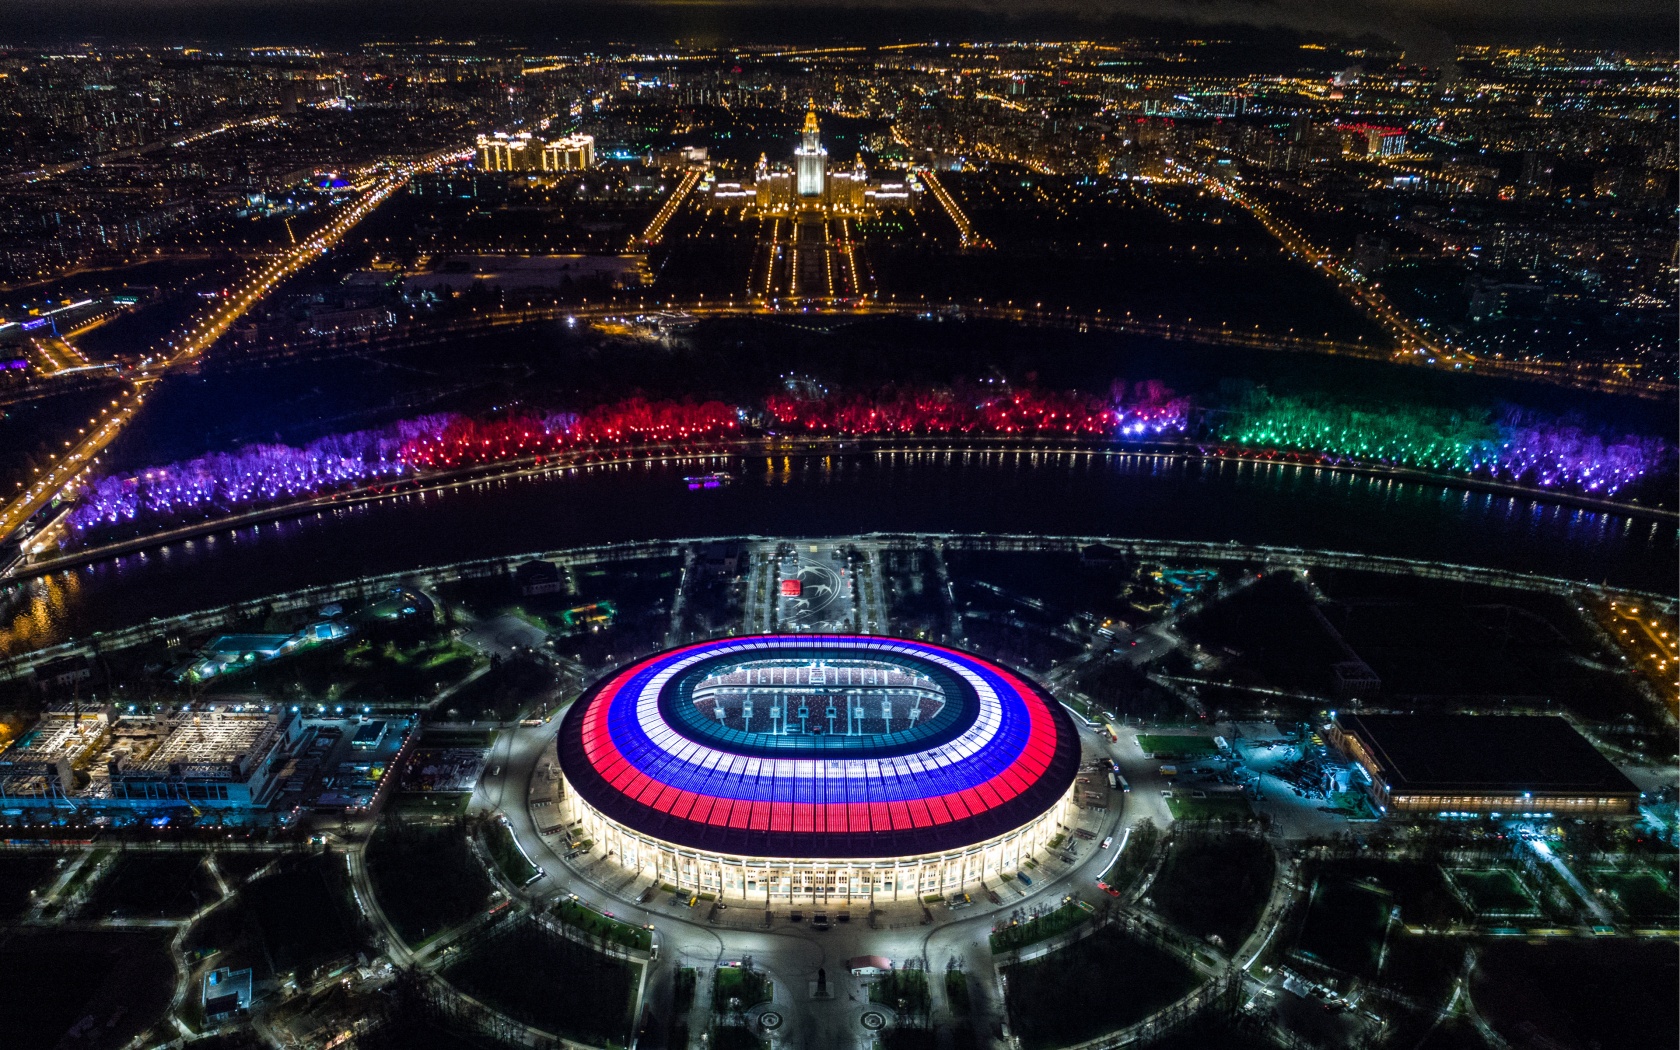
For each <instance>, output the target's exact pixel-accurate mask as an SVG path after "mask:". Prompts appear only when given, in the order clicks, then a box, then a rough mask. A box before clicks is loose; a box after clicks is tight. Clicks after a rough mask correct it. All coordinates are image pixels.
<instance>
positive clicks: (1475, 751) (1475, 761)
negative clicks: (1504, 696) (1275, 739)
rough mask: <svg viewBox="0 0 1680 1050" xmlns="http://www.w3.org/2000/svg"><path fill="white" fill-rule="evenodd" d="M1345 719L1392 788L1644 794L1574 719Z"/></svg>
mask: <svg viewBox="0 0 1680 1050" xmlns="http://www.w3.org/2000/svg"><path fill="white" fill-rule="evenodd" d="M1336 721H1337V723H1338V724H1339V725H1340V726H1341V727H1342V728H1343V729H1345V730H1346V731H1348V732H1349V733H1352V734H1354V735H1355V736H1357V737H1358V738H1359V740H1360V741H1361V743H1362V744H1363V745H1364V747H1365V748H1366V749H1367V750H1368V751H1369V752H1370V754H1371V757H1372V758H1374V759H1376V760H1377V761H1378V762H1380V763H1381V764H1382V767H1383V771H1384V774H1385V777H1386V779H1387V781H1388V785H1389V789H1390V790H1391V791H1392V792H1394V793H1396V794H1403V793H1405V792H1408V791H1412V792H1416V791H1448V790H1452V791H1492V792H1507V791H1509V792H1518V791H1544V792H1551V793H1555V792H1560V791H1563V792H1583V793H1594V794H1635V795H1636V794H1638V792H1639V789H1638V788H1637V787H1635V786H1634V784H1633V782H1632V781H1631V780H1629V779H1628V778H1627V777H1626V776H1625V775H1623V773H1622V771H1621V770H1619V769H1617V768H1616V767H1615V766H1614V765H1612V764H1611V762H1610V760H1609V759H1607V758H1605V757H1604V756H1603V755H1602V754H1600V753H1599V751H1598V749H1597V748H1595V747H1593V745H1592V743H1591V742H1589V741H1588V740H1587V738H1586V737H1584V736H1582V735H1581V734H1580V733H1579V732H1577V731H1576V729H1575V727H1574V726H1572V725H1570V724H1569V723H1568V722H1567V721H1566V720H1564V719H1562V718H1558V717H1555V716H1550V715H1350V714H1341V715H1337V716H1336Z"/></svg>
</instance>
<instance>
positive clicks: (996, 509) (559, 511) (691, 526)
mask: <svg viewBox="0 0 1680 1050" xmlns="http://www.w3.org/2000/svg"><path fill="white" fill-rule="evenodd" d="M712 469H729V470H731V471H733V473H734V474H735V480H734V482H733V484H729V485H726V486H724V487H722V488H718V489H713V490H703V491H697V492H691V491H689V489H688V487H687V485H686V484H684V482H683V476H684V475H686V474H695V473H701V472H704V471H707V470H712ZM895 530H904V531H927V532H947V531H948V532H965V533H974V532H997V533H1005V532H1011V533H1040V534H1049V535H1069V534H1071V535H1108V536H1124V537H1140V538H1157V539H1189V540H1214V541H1221V540H1237V541H1241V542H1246V543H1263V544H1275V545H1280V546H1292V547H1304V548H1312V549H1325V550H1343V551H1355V552H1364V553H1370V554H1381V555H1392V556H1399V557H1407V558H1416V559H1419V560H1428V561H1441V562H1453V563H1460V564H1470V565H1486V566H1492V567H1497V568H1502V569H1509V570H1517V571H1523V572H1532V573H1538V574H1542V575H1549V576H1561V577H1568V578H1572V579H1579V580H1585V581H1591V582H1595V583H1600V582H1608V583H1610V584H1613V585H1618V586H1626V587H1632V588H1639V589H1645V590H1651V591H1657V592H1661V593H1671V592H1672V590H1673V587H1674V580H1675V578H1676V574H1677V572H1680V545H1677V543H1676V533H1675V528H1674V525H1673V524H1672V522H1665V521H1656V520H1650V519H1643V518H1641V519H1634V518H1627V517H1623V516H1620V515H1615V514H1607V513H1600V512H1594V511H1589V510H1581V509H1575V508H1571V507H1563V506H1558V505H1554V504H1547V503H1541V502H1537V501H1534V500H1530V499H1527V498H1524V497H1520V496H1516V497H1513V496H1509V495H1503V494H1499V495H1496V494H1489V493H1482V492H1466V491H1464V490H1461V489H1455V488H1450V487H1447V486H1443V485H1438V484H1432V483H1427V482H1414V481H1400V480H1392V479H1386V478H1373V477H1367V476H1364V475H1359V474H1353V473H1345V472H1336V471H1330V470H1322V469H1317V468H1313V467H1304V466H1294V465H1277V464H1272V465H1263V464H1253V463H1241V462H1233V461H1199V460H1182V459H1175V458H1170V457H1165V456H1150V455H1135V454H1124V453H1065V452H1062V453H1058V452H1048V453H1033V452H999V451H977V452H961V451H931V452H909V451H901V452H889V451H874V450H871V451H866V452H857V453H850V454H838V455H793V456H787V457H781V456H766V455H762V454H759V455H753V456H735V457H719V458H717V459H716V460H714V461H708V462H707V463H706V464H705V465H703V466H702V465H698V464H689V465H686V466H679V465H672V464H657V465H648V464H635V465H623V464H621V465H617V466H613V465H601V466H595V467H591V468H579V469H575V470H573V469H568V470H565V471H563V472H558V471H557V472H555V473H552V474H548V475H542V476H530V477H522V478H516V479H512V480H505V481H496V482H490V483H483V484H477V485H473V486H470V487H463V488H458V489H452V490H444V491H439V492H428V493H425V494H419V493H415V494H408V495H402V496H396V497H392V498H389V499H385V500H382V501H378V502H374V503H368V504H363V505H358V506H353V507H346V508H340V509H336V510H331V511H325V512H322V513H320V514H314V515H310V516H308V517H304V518H298V519H292V520H284V521H273V522H266V523H263V524H260V525H253V526H246V527H244V528H242V529H240V530H238V531H223V532H220V533H217V534H215V535H212V536H202V537H199V538H197V539H193V540H188V541H177V542H175V543H172V544H170V545H169V546H167V547H164V548H162V549H156V550H151V551H147V552H143V553H136V554H129V555H124V556H121V557H115V558H111V559H108V560H105V561H100V562H95V563H92V564H89V565H85V566H82V567H79V568H76V569H71V570H66V571H64V572H61V573H57V574H54V575H53V576H50V577H47V578H45V579H44V580H41V581H38V582H36V583H33V584H30V585H29V587H28V591H27V593H25V594H23V595H22V596H21V597H17V598H14V600H13V601H12V602H11V603H9V605H8V608H7V611H6V613H5V616H6V621H7V628H6V630H5V631H3V632H0V651H10V652H17V651H21V650H24V649H30V648H35V647H38V646H43V645H49V644H52V643H55V642H58V641H63V640H66V639H68V638H71V637H80V636H84V635H86V634H87V633H89V632H92V631H96V630H106V629H110V628H114V627H120V626H124V625H127V624H132V623H136V622H139V621H142V620H145V619H149V618H151V617H154V616H162V615H170V614H175V613H181V612H187V611H191V610H194V609H201V608H207V607H212V606H217V605H221V604H225V603H228V602H233V601H240V600H245V599H249V598H253V597H260V596H262V595H266V594H271V593H275V592H279V591H285V590H290V589H293V588H297V587H302V586H307V585H312V584H320V583H330V582H334V581H338V580H345V579H351V578H354V577H357V576H363V575H369V574H376V573H388V572H401V571H405V570H408V569H413V568H418V567H422V566H426V565H435V564H440V563H445V562H451V561H458V560H465V559H471V558H479V557H488V556H495V555H503V554H515V553H519V552H524V551H535V550H544V549H553V548H559V547H567V546H574V545H585V544H592V543H606V542H616V541H621V540H634V539H656V538H672V537H683V536H712V535H730V534H759V535H772V536H818V535H832V536H837V535H847V534H854V533H861V532H870V531H895Z"/></svg>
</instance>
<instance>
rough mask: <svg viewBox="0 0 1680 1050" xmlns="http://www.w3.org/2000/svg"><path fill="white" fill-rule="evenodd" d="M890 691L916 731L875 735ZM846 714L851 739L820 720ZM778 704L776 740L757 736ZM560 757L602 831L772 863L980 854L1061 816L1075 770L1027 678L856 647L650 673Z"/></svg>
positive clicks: (899, 720) (680, 664)
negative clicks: (721, 699) (750, 704)
mask: <svg viewBox="0 0 1680 1050" xmlns="http://www.w3.org/2000/svg"><path fill="white" fill-rule="evenodd" d="M854 671H855V672H857V673H856V674H853V672H854ZM842 672H843V674H844V679H843V681H842ZM761 673H762V675H763V676H764V677H760V675H761ZM889 680H890V681H891V682H893V683H898V684H896V685H892V686H888V685H886V684H885V683H887V682H888V681H889ZM732 682H739V683H742V684H739V685H731V684H729V683H732ZM771 682H774V683H778V684H775V685H769V684H767V683H771ZM708 683H711V684H710V685H708ZM905 683H911V684H908V685H907V684H905ZM721 689H734V690H735V691H736V702H737V703H739V702H740V700H741V699H742V698H746V697H750V698H751V699H754V700H756V701H757V704H758V710H757V713H756V715H754V716H753V717H752V726H757V727H758V728H756V729H754V728H752V727H751V726H748V725H747V724H746V723H745V722H744V721H743V717H742V714H743V709H742V708H741V707H736V708H735V709H734V711H733V713H732V715H731V717H732V718H733V720H734V721H735V722H737V723H740V724H738V725H730V724H728V722H727V721H726V719H725V718H723V717H721V716H720V715H719V711H718V708H717V707H716V706H715V704H714V702H713V701H712V699H711V697H712V696H715V695H717V694H718V692H719V690H721ZM888 693H892V694H894V695H895V696H896V700H895V701H894V702H895V703H896V704H897V705H898V707H897V708H895V709H894V710H896V711H900V712H907V711H908V710H909V709H910V708H911V707H914V708H915V712H916V713H915V716H914V717H910V716H909V715H908V714H907V713H906V714H901V715H896V716H895V719H896V721H894V720H886V719H882V720H874V719H873V717H872V714H871V712H872V711H879V710H880V709H881V701H882V699H883V698H884V697H886V696H887V694H888ZM911 694H915V696H916V697H920V698H924V699H916V700H914V702H912V701H911ZM848 697H851V698H854V699H853V700H848V699H847V698H848ZM850 702H857V703H859V704H860V706H859V707H858V708H857V710H858V711H859V712H860V713H861V715H864V716H869V717H868V721H869V723H870V724H869V725H868V726H867V727H866V726H865V725H864V723H863V721H860V722H859V724H858V725H857V726H856V727H855V731H850V732H844V733H842V732H841V731H840V728H841V725H844V724H848V719H847V716H846V715H843V714H842V715H840V716H839V717H838V719H836V718H835V716H831V715H827V708H828V707H829V705H830V704H833V703H838V704H840V705H841V706H844V705H846V704H847V703H850ZM778 703H779V704H782V705H785V709H784V712H783V714H782V715H781V718H782V722H781V728H780V729H779V730H778V729H775V728H770V729H766V728H764V727H765V726H766V724H767V720H768V719H769V717H770V709H771V708H772V707H773V706H775V705H776V704H778ZM795 704H798V705H799V706H800V707H806V706H809V708H810V718H809V719H808V722H809V724H808V725H807V726H806V727H805V728H804V729H803V730H801V729H794V728H792V727H791V726H790V724H789V723H790V722H791V721H793V720H794V719H795V710H796V709H795V708H794V705H795ZM714 716H718V717H714ZM825 720H826V721H827V722H828V725H829V727H830V731H827V732H824V731H822V730H823V724H824V722H825ZM877 721H879V724H876V722H877ZM866 728H867V730H868V731H866ZM558 746H559V757H560V763H561V768H562V769H563V770H564V772H565V774H566V779H567V781H568V783H570V784H571V786H572V788H573V789H574V790H575V791H576V792H577V793H578V794H579V795H580V796H581V797H582V798H583V799H584V800H585V801H586V802H588V803H589V804H590V805H591V806H592V807H594V808H595V809H596V810H597V811H599V812H600V813H602V814H603V815H605V816H607V817H609V818H611V819H613V820H615V821H617V822H618V823H620V824H623V825H625V826H627V827H630V828H633V829H635V830H637V831H640V832H642V833H643V834H646V835H648V836H650V837H652V838H656V839H660V840H663V841H666V842H673V843H676V844H678V845H681V846H687V847H690V848H695V849H706V850H715V851H718V852H723V853H731V854H736V855H743V856H763V857H800V858H812V857H831V858H870V857H889V856H911V855H916V854H923V853H933V852H939V851H943V850H948V849H955V848H960V847H963V846H967V845H971V844H974V843H977V842H983V841H985V840H987V839H989V838H993V837H995V836H997V835H1001V834H1004V833H1006V832H1009V831H1012V830H1014V829H1016V828H1018V827H1021V826H1022V825H1024V824H1027V823H1029V822H1030V821H1032V820H1033V819H1034V818H1036V817H1037V816H1039V815H1040V814H1042V813H1044V812H1045V811H1046V810H1048V809H1049V808H1050V807H1051V806H1053V805H1054V804H1055V803H1056V802H1057V801H1058V800H1059V799H1060V798H1061V797H1062V796H1063V795H1064V794H1065V793H1066V792H1067V790H1068V789H1069V787H1071V786H1072V784H1073V778H1074V774H1075V772H1076V771H1077V767H1078V764H1079V741H1078V738H1077V736H1076V733H1075V730H1074V728H1073V723H1072V721H1071V720H1070V719H1069V718H1068V716H1067V714H1066V712H1064V711H1063V710H1062V708H1061V706H1060V705H1059V704H1057V703H1055V702H1054V701H1053V700H1050V699H1049V698H1048V697H1046V696H1044V695H1043V694H1041V693H1040V692H1039V691H1038V690H1037V689H1035V688H1034V687H1033V686H1032V685H1031V684H1029V683H1028V682H1027V681H1026V680H1025V679H1023V678H1021V677H1019V676H1017V675H1015V674H1013V673H1011V672H1010V671H1008V670H1006V669H1004V668H1002V667H998V666H997V665H995V664H991V663H988V662H986V661H984V660H980V659H978V658H976V657H974V656H971V655H970V654H968V653H964V652H961V651H959V650H954V649H947V648H944V647H942V646H936V645H930V644H927V643H923V642H912V641H907V640H904V639H898V638H879V637H868V636H852V635H846V636H842V635H785V636H784V635H763V636H756V637H746V638H729V639H720V640H717V641H712V642H703V643H700V644H698V645H691V646H686V647H684V648H681V649H673V650H670V651H668V652H665V653H660V654H658V655H656V656H652V657H649V658H648V659H646V660H643V661H640V662H639V663H636V664H632V665H631V666H630V667H627V668H625V669H624V670H622V671H619V672H618V673H616V674H614V675H611V676H609V677H608V678H607V679H605V680H604V681H602V682H600V683H597V684H596V685H595V686H594V687H593V688H592V689H591V690H590V691H589V692H588V693H586V694H585V695H584V697H583V698H582V699H581V700H580V701H579V702H578V703H576V704H574V705H573V706H572V708H571V710H570V711H569V712H568V713H567V716H566V720H565V722H564V723H563V724H562V726H561V729H560V737H559V745H558Z"/></svg>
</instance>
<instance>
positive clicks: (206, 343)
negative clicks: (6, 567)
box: [0, 152, 456, 537]
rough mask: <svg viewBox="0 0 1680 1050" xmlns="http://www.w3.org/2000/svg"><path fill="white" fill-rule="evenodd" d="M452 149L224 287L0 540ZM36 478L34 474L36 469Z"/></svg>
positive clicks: (11, 511) (410, 166) (48, 477)
mask: <svg viewBox="0 0 1680 1050" xmlns="http://www.w3.org/2000/svg"><path fill="white" fill-rule="evenodd" d="M455 156H456V154H455V153H454V152H445V153H435V154H431V155H428V156H427V157H424V158H421V159H420V160H418V161H413V162H409V163H406V164H402V165H398V166H394V167H392V168H390V169H389V170H387V171H385V172H384V173H382V174H381V175H379V176H378V177H377V178H376V179H375V180H374V181H373V183H372V184H371V185H370V186H369V187H368V188H367V189H365V190H363V191H362V193H361V194H359V195H358V196H357V197H355V198H354V199H353V200H351V201H350V202H349V203H347V204H345V205H343V206H341V207H340V208H339V210H338V212H337V213H336V214H334V215H333V217H332V218H331V219H330V220H329V221H328V222H327V223H326V224H325V225H324V226H322V227H321V228H320V229H318V230H316V231H315V232H314V233H313V234H311V235H310V236H309V237H307V238H305V239H304V240H302V241H299V242H298V243H297V244H295V245H290V246H288V247H287V249H286V250H285V251H284V252H283V253H282V254H280V255H278V256H276V257H274V258H273V259H270V260H269V261H268V263H267V264H266V265H265V266H263V267H262V268H261V269H259V270H257V271H255V272H254V273H251V274H249V275H248V276H247V277H246V278H245V279H244V281H242V282H241V283H240V284H238V285H236V286H235V287H233V288H230V289H227V290H226V292H225V294H224V296H223V298H222V300H221V303H220V305H218V306H217V307H216V308H215V309H214V310H212V311H211V312H210V313H208V314H206V315H205V316H203V317H201V318H199V319H198V320H197V321H196V322H195V323H194V325H193V326H192V327H191V328H190V329H188V331H187V332H186V333H185V334H184V335H183V336H182V337H181V338H180V339H179V340H178V341H176V340H171V341H170V342H169V343H167V344H166V345H165V346H164V347H162V348H161V349H158V350H156V351H154V352H153V353H152V354H150V355H148V356H146V357H145V358H143V359H142V360H141V363H140V367H139V368H137V369H136V370H135V371H134V373H132V379H133V383H134V388H133V391H132V392H131V393H127V392H125V393H124V394H123V395H122V396H121V397H119V398H118V399H116V400H113V401H112V403H111V404H110V405H109V406H106V409H105V410H102V411H101V413H100V415H101V416H103V417H104V418H103V419H102V420H100V421H99V422H97V423H92V424H91V425H92V426H93V429H92V430H91V431H86V432H83V433H82V434H81V436H80V439H79V440H77V441H74V442H70V441H67V442H65V448H64V450H63V451H62V452H59V453H55V454H54V455H53V456H52V458H51V461H50V464H49V465H48V467H47V468H46V472H45V473H44V474H42V476H41V477H39V478H37V479H36V480H35V482H34V484H32V485H30V486H29V487H28V488H26V489H25V490H24V491H23V492H21V493H19V494H18V495H16V496H14V497H13V498H12V499H11V500H10V501H9V502H8V503H7V504H6V505H5V506H4V507H3V508H0V537H4V536H8V535H10V534H11V533H12V531H13V530H15V529H16V528H17V527H18V526H19V525H22V524H23V523H24V522H25V521H27V520H29V518H30V517H31V516H32V515H34V514H35V513H36V512H37V511H39V510H41V509H42V508H43V507H45V506H47V505H48V504H50V503H51V502H52V500H53V499H54V498H55V497H57V496H58V495H59V494H60V493H62V492H63V491H64V490H65V489H66V488H68V487H69V486H72V485H74V484H76V483H77V482H79V481H81V480H82V479H84V478H86V477H87V476H88V475H89V474H90V472H91V470H92V468H93V467H94V466H96V465H97V463H98V459H99V453H100V452H101V451H103V450H104V449H105V447H106V446H107V445H109V444H110V443H111V442H112V441H114V440H116V437H117V435H119V434H120V433H122V430H123V428H124V427H125V426H126V425H127V424H128V422H129V421H130V420H131V419H133V418H134V415H135V413H136V412H138V411H139V410H140V407H141V406H142V405H143V404H145V401H146V396H147V392H148V388H149V387H150V386H151V385H152V384H153V383H155V382H156V381H157V380H159V379H161V378H163V377H164V376H165V375H167V374H169V373H170V372H172V371H175V370H177V369H179V368H181V367H183V366H186V365H188V364H191V363H192V362H194V361H196V360H197V359H198V358H199V357H200V356H202V355H203V354H204V352H205V351H206V350H208V349H210V347H212V346H213V345H215V343H216V340H218V339H220V338H221V337H222V335H223V334H224V333H225V332H227V330H228V329H229V328H231V327H233V325H234V323H235V322H236V321H238V320H239V319H240V318H241V317H243V316H244V315H245V313H246V311H248V310H249V309H250V308H251V307H252V306H254V305H256V304H257V303H258V302H260V301H261V300H262V298H263V297H264V296H265V295H267V294H268V293H269V292H270V291H272V290H273V289H274V288H275V287H276V286H277V285H279V284H280V282H282V281H284V280H285V279H286V278H288V277H290V276H291V275H292V274H294V273H296V272H297V271H298V270H300V269H302V268H303V267H305V266H307V265H308V264H310V263H311V262H314V261H315V260H316V259H317V258H319V257H320V256H322V255H324V254H326V252H327V251H328V250H329V249H330V248H331V247H332V246H333V245H334V244H337V243H338V241H339V240H340V239H342V238H343V237H344V235H345V234H347V233H349V232H350V231H351V230H352V229H354V228H355V226H356V224H357V223H359V222H361V221H362V219H364V218H366V217H367V216H368V215H369V214H370V213H371V212H372V211H373V210H374V209H375V208H377V207H379V205H380V204H382V203H384V201H385V200H386V198H388V197H390V195H391V194H392V193H395V192H396V191H397V190H398V189H400V188H401V187H402V186H404V185H406V184H407V182H408V180H409V178H410V176H412V175H413V174H414V173H415V172H417V171H420V170H424V169H427V168H436V167H438V166H440V165H441V164H443V163H444V162H446V161H448V160H451V159H453V158H454V157H455ZM37 472H38V473H39V471H37Z"/></svg>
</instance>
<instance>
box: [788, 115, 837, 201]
mask: <svg viewBox="0 0 1680 1050" xmlns="http://www.w3.org/2000/svg"><path fill="white" fill-rule="evenodd" d="M819 135H820V129H818V127H817V111H816V108H815V106H813V107H812V108H811V109H810V110H808V111H807V112H806V114H805V127H804V128H803V129H801V131H800V139H801V142H800V146H799V148H798V149H796V150H794V151H793V156H794V163H795V167H796V169H797V186H798V190H799V195H800V196H801V197H816V198H821V197H822V195H823V177H824V175H825V174H826V173H827V170H828V151H827V150H825V149H823V147H822V142H821V140H820V138H819Z"/></svg>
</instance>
